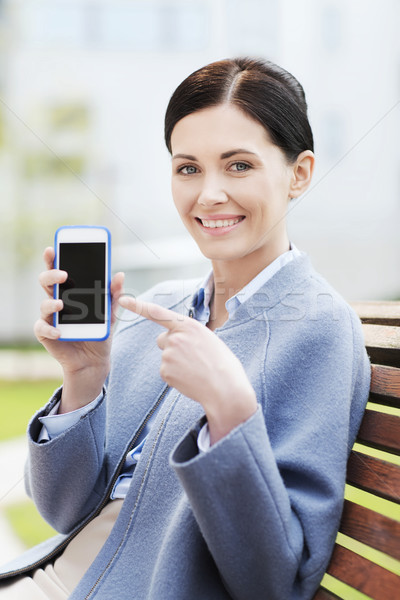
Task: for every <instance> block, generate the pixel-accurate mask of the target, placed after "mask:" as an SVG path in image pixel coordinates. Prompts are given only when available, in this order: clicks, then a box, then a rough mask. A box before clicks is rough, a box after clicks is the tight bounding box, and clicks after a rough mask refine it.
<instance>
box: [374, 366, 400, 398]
mask: <svg viewBox="0 0 400 600" xmlns="http://www.w3.org/2000/svg"><path fill="white" fill-rule="evenodd" d="M371 392H372V393H373V394H379V395H380V396H391V397H392V398H398V399H400V369H395V368H394V367H385V366H383V365H372V374H371Z"/></svg>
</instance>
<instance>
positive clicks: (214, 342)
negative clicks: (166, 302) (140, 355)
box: [119, 296, 257, 443]
mask: <svg viewBox="0 0 400 600" xmlns="http://www.w3.org/2000/svg"><path fill="white" fill-rule="evenodd" d="M119 304H120V305H121V306H122V307H123V308H126V309H128V310H130V311H132V312H134V313H137V314H139V315H141V316H142V317H145V318H146V319H149V320H151V321H154V322H155V323H157V324H159V325H161V326H162V327H164V328H165V330H166V331H164V332H163V333H161V335H159V337H158V338H157V344H158V346H159V348H161V350H162V360H161V367H160V374H161V377H162V378H163V379H164V381H166V383H168V384H169V385H170V386H171V387H174V388H176V389H177V390H178V391H179V392H181V393H182V394H183V395H185V396H187V397H189V398H192V400H195V401H196V402H199V403H200V404H201V405H202V406H203V408H204V411H205V413H206V415H207V419H208V425H209V429H210V439H211V443H215V442H216V441H217V440H219V439H220V438H222V437H224V436H225V435H226V434H227V433H229V431H231V430H232V429H233V428H234V427H236V426H237V425H239V424H240V423H242V422H244V421H246V420H247V419H248V418H249V417H250V416H251V415H252V414H254V412H255V411H256V409H257V400H256V395H255V392H254V390H253V387H252V386H251V384H250V382H249V380H248V378H247V375H246V373H245V371H244V369H243V366H242V364H241V362H240V361H239V359H238V358H237V357H236V356H235V355H234V354H233V352H232V351H231V350H230V349H229V348H228V346H227V345H226V344H225V343H224V342H223V341H222V340H220V339H219V338H218V336H217V335H216V334H215V333H213V332H212V331H211V330H210V329H208V328H207V327H204V325H202V324H200V323H199V322H198V321H196V320H195V319H191V318H190V317H185V316H183V315H180V314H178V313H176V312H174V311H172V310H169V309H167V308H164V307H163V306H160V305H158V304H154V303H149V302H142V301H140V300H136V299H135V298H132V297H130V296H122V297H121V298H120V299H119Z"/></svg>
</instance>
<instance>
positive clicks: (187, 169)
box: [178, 165, 198, 175]
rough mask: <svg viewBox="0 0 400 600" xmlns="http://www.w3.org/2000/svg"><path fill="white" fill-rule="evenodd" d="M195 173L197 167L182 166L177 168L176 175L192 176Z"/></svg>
mask: <svg viewBox="0 0 400 600" xmlns="http://www.w3.org/2000/svg"><path fill="white" fill-rule="evenodd" d="M197 171H198V170H197V167H195V166H193V165H184V166H183V167H179V168H178V173H182V175H194V174H195V173H197Z"/></svg>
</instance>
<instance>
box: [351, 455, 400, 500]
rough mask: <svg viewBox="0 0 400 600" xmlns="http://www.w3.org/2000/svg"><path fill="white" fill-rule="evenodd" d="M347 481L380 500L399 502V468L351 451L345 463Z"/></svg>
mask: <svg viewBox="0 0 400 600" xmlns="http://www.w3.org/2000/svg"><path fill="white" fill-rule="evenodd" d="M347 481H348V483H351V484H352V485H355V486H356V487H359V488H361V489H363V490H365V491H367V492H371V493H372V494H375V495H376V496H380V497H381V498H386V499H387V500H392V501H393V502H397V503H399V502H400V467H399V466H397V465H394V464H391V463H389V462H386V461H384V460H380V459H379V458H374V457H372V456H367V455H366V454H361V453H360V452H356V451H355V450H353V451H352V452H351V454H350V458H349V462H348V463H347Z"/></svg>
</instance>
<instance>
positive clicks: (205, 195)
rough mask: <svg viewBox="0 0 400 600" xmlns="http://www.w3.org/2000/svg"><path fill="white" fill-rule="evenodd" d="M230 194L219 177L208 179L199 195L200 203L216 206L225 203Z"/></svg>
mask: <svg viewBox="0 0 400 600" xmlns="http://www.w3.org/2000/svg"><path fill="white" fill-rule="evenodd" d="M228 199H229V198H228V194H227V193H226V191H225V190H224V188H223V187H222V186H221V185H220V183H219V182H218V179H213V180H212V181H210V180H208V181H205V182H204V186H203V187H202V189H201V191H200V193H199V196H198V198H197V202H198V204H200V205H201V206H214V205H215V204H225V202H228Z"/></svg>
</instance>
